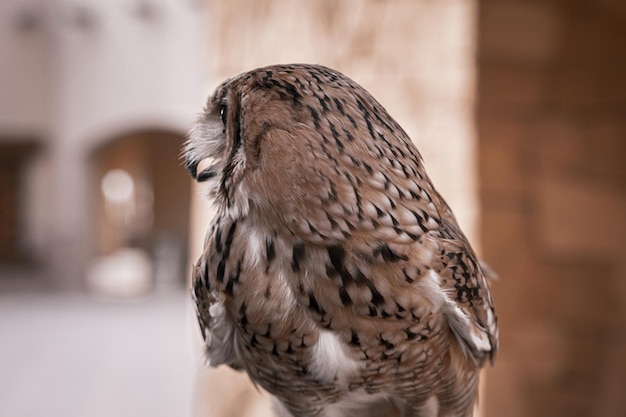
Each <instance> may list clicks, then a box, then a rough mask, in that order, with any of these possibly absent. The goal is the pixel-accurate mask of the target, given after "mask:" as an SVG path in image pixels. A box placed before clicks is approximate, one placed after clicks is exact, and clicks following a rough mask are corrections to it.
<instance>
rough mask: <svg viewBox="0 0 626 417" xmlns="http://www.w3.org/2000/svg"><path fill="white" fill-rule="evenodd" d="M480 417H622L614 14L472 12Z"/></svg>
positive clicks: (623, 182)
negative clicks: (490, 330)
mask: <svg viewBox="0 0 626 417" xmlns="http://www.w3.org/2000/svg"><path fill="white" fill-rule="evenodd" d="M479 9H480V12H479V36H478V48H479V53H478V88H477V116H476V122H477V131H478V138H479V142H478V143H479V166H480V171H479V172H480V201H481V204H480V205H481V207H482V211H481V221H482V231H481V232H482V245H483V252H484V256H485V257H486V259H487V260H488V261H489V262H490V263H491V264H492V266H493V268H494V269H495V270H497V271H498V273H499V274H500V276H501V279H500V281H499V282H497V283H496V285H494V288H495V297H496V304H497V309H498V310H497V311H498V315H499V317H500V325H501V352H500V354H499V357H498V360H497V365H496V367H495V368H493V369H492V370H490V371H489V372H488V378H487V386H486V395H485V397H484V404H485V407H486V415H487V416H507V417H516V416H520V417H522V416H534V417H541V416H615V417H617V416H623V415H626V397H625V396H624V395H623V394H624V387H626V357H625V356H624V352H626V304H625V303H624V299H625V298H626V81H625V79H624V74H626V54H625V53H624V52H625V49H624V47H625V45H626V3H624V2H620V1H618V0H615V1H611V0H604V1H583V0H580V1H568V2H565V1H556V0H555V1H541V2H540V1H526V0H517V1H515V0H507V1H491V0H483V1H481V2H480V7H479Z"/></svg>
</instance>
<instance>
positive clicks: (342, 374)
mask: <svg viewBox="0 0 626 417" xmlns="http://www.w3.org/2000/svg"><path fill="white" fill-rule="evenodd" d="M359 367H360V364H359V362H357V361H355V360H354V359H352V358H350V357H349V356H348V355H346V353H345V351H344V347H343V343H342V342H341V340H339V338H338V337H337V335H335V334H334V333H332V332H330V331H328V330H320V335H319V339H317V343H316V344H315V346H314V347H313V358H312V360H311V368H310V370H311V373H312V374H313V375H314V376H315V377H316V378H318V379H319V380H321V381H323V382H329V383H330V382H333V381H334V380H335V377H337V380H338V381H339V382H340V383H343V382H345V381H346V380H347V379H348V378H349V377H350V376H351V375H352V374H353V373H354V372H355V371H356V370H357V369H359Z"/></svg>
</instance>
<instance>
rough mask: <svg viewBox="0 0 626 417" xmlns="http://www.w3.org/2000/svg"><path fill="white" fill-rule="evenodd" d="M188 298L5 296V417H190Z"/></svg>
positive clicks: (1, 338) (1, 411) (1, 329)
mask: <svg viewBox="0 0 626 417" xmlns="http://www.w3.org/2000/svg"><path fill="white" fill-rule="evenodd" d="M192 316H193V315H192V314H191V313H190V306H189V304H188V298H187V294H186V293H185V292H184V291H182V290H180V291H178V290H173V291H172V292H168V293H166V294H158V295H153V296H150V297H148V298H145V299H143V300H141V301H123V302H121V301H112V300H105V299H98V298H94V297H93V296H87V295H81V294H41V293H38V294H32V293H10V294H7V293H6V292H5V293H4V294H3V293H0V416H7V417H32V416H47V417H79V416H80V417H105V416H106V417H110V416H116V417H118V416H119V417H125V416H128V417H143V416H145V417H148V416H149V417H160V416H163V417H165V416H168V417H171V416H181V417H185V416H190V415H191V413H192V401H193V386H194V381H193V380H194V378H195V377H196V375H195V372H196V371H195V369H196V363H197V360H196V359H197V358H195V357H194V355H196V354H197V353H195V351H194V349H193V348H192V340H193V339H192V337H193V335H192V334H191V332H192V331H194V330H196V329H195V328H194V327H192V326H191V325H190V319H191V318H192Z"/></svg>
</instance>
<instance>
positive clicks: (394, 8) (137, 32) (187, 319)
mask: <svg viewBox="0 0 626 417" xmlns="http://www.w3.org/2000/svg"><path fill="white" fill-rule="evenodd" d="M289 62H308V63H319V64H324V65H326V66H330V67H333V68H335V69H337V70H340V71H341V72H343V73H345V74H346V75H348V76H349V77H351V78H352V79H354V80H355V81H357V82H358V83H360V84H361V85H363V86H364V87H365V88H366V89H368V90H369V91H370V92H371V93H372V94H373V95H374V96H375V97H376V98H377V99H378V100H379V101H380V102H381V103H382V104H383V105H384V106H385V107H386V108H387V109H388V110H389V112H390V113H391V114H392V115H393V116H394V117H395V118H396V119H397V120H398V122H399V123H400V124H401V125H402V126H403V127H404V128H405V130H407V132H408V133H409V135H410V136H411V137H412V138H413V140H414V141H415V143H416V144H417V146H418V148H419V149H420V151H421V153H422V155H423V156H424V159H425V161H426V166H427V169H428V171H429V173H430V175H431V177H432V179H433V181H434V183H435V185H436V186H437V188H438V189H439V190H440V192H441V193H442V195H444V197H446V199H447V200H448V202H449V203H450V205H451V206H452V208H453V210H454V211H455V213H456V214H457V217H458V219H459V222H460V223H461V225H462V227H463V229H464V230H465V231H466V234H467V235H468V237H469V238H470V240H471V241H472V243H473V245H474V247H475V248H476V249H477V251H478V252H479V253H480V254H481V257H482V258H484V259H485V260H486V261H487V262H488V263H489V264H490V265H491V266H492V267H493V269H494V270H495V271H497V273H498V274H499V277H500V278H499V280H498V281H497V282H495V283H494V285H493V292H494V295H495V299H496V307H497V313H498V316H499V319H500V326H501V351H500V352H499V355H498V358H497V361H496V366H495V367H494V368H490V369H488V370H487V371H486V372H485V378H484V381H483V382H484V383H483V387H482V397H481V403H480V407H481V410H480V411H481V415H482V416H484V417H492V416H512V417H518V416H519V417H523V416H598V417H599V416H615V417H618V416H620V417H621V416H624V415H626V396H625V395H624V393H625V392H626V302H625V301H626V78H625V77H624V74H626V3H624V2H623V0H498V1H496V0H336V1H333V0H319V1H305V0H256V1H244V0H108V1H106V2H105V1H102V2H94V1H88V0H0V415H2V416H33V415H41V414H44V413H45V414H46V415H49V416H79V415H80V416H100V415H102V416H105V415H106V416H109V415H119V416H172V415H176V416H186V415H192V416H266V415H269V414H268V401H267V398H266V397H265V396H263V395H262V394H261V393H259V392H258V391H257V390H255V389H254V388H252V387H251V386H250V384H249V383H248V382H247V380H246V378H245V377H243V376H242V375H240V374H236V373H234V372H230V371H228V370H225V369H219V370H217V371H210V372H207V371H206V370H204V369H203V367H202V360H201V356H202V355H201V347H200V343H199V340H198V339H199V335H198V333H199V332H198V331H197V326H196V323H195V318H194V317H193V316H194V314H193V310H192V308H191V307H190V305H189V301H188V296H187V290H186V286H187V281H188V276H189V273H188V271H187V270H188V267H189V265H191V264H192V262H194V261H195V259H196V258H197V257H198V255H199V251H200V245H201V242H202V238H203V235H204V231H205V229H206V224H207V223H208V221H209V220H210V217H211V211H210V208H209V206H208V204H207V203H206V202H204V201H203V200H202V199H201V196H200V194H199V191H198V190H197V189H196V188H195V187H194V185H192V183H191V181H190V179H189V177H188V175H187V173H186V172H185V170H184V169H183V168H182V166H181V164H180V160H179V154H180V147H181V144H182V143H183V141H184V136H185V134H186V132H187V131H188V130H189V128H190V127H191V126H192V124H193V121H194V119H195V117H196V116H197V114H198V113H199V112H200V110H201V108H202V105H203V103H204V100H205V99H206V96H207V95H208V94H210V92H211V91H212V89H213V88H214V87H215V86H216V85H217V84H218V83H219V82H221V81H222V80H223V79H225V78H227V77H230V76H233V75H236V74H238V73H240V72H243V71H246V70H249V69H252V68H254V67H258V66H262V65H269V64H275V63H289Z"/></svg>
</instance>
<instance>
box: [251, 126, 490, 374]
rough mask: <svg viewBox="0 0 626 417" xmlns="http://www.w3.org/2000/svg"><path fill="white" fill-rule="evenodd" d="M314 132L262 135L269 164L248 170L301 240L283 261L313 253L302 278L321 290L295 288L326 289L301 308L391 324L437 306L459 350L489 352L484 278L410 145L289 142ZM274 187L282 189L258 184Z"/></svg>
mask: <svg viewBox="0 0 626 417" xmlns="http://www.w3.org/2000/svg"><path fill="white" fill-rule="evenodd" d="M316 132H317V131H312V130H310V129H309V128H307V127H302V126H301V127H299V128H298V129H296V130H294V131H292V132H286V131H279V130H275V131H270V132H267V134H266V137H265V140H264V148H263V150H262V152H261V154H262V156H263V155H269V156H271V157H272V158H271V164H272V166H271V167H270V166H264V162H263V158H261V163H260V166H259V168H260V169H259V170H258V172H259V174H258V177H257V184H258V187H259V191H260V194H261V197H260V198H257V200H258V201H261V202H262V204H264V205H265V206H266V207H267V208H268V210H267V212H268V213H274V214H273V215H274V216H276V217H275V219H274V220H273V221H275V222H281V223H283V224H285V225H286V226H287V227H288V229H289V231H290V233H291V234H292V235H293V236H295V237H296V240H297V241H300V242H301V243H300V244H296V245H294V249H293V257H292V266H293V265H297V266H299V264H300V263H301V261H302V259H303V258H304V257H303V253H304V251H306V250H307V249H306V248H307V247H309V248H311V250H315V251H316V252H317V253H318V257H319V256H321V259H317V260H316V264H317V265H311V266H310V269H311V270H312V271H316V273H317V274H318V275H321V276H320V277H319V278H320V279H319V280H313V282H314V283H313V284H311V285H313V286H316V285H319V286H320V287H319V288H305V287H306V283H305V285H301V288H300V290H299V291H300V294H301V295H302V294H306V293H307V292H308V291H311V292H312V293H315V294H326V295H327V296H326V298H325V299H324V300H319V299H314V298H312V296H309V299H310V300H311V301H309V308H313V309H314V310H317V311H318V312H320V313H324V311H325V310H328V307H329V305H332V304H333V303H334V304H336V305H338V306H341V305H343V306H344V307H346V306H347V307H350V309H351V310H352V311H353V312H354V313H355V314H357V315H358V316H360V317H361V318H364V319H373V318H374V317H380V318H384V319H386V320H396V321H403V320H404V321H406V320H411V319H415V318H416V312H419V313H420V314H422V313H424V314H427V313H428V311H426V312H424V311H423V310H424V309H425V308H429V309H430V312H436V311H441V312H442V313H443V314H444V315H445V317H446V318H447V321H448V323H449V326H450V328H451V330H452V331H453V333H454V335H455V336H456V338H457V339H458V340H459V342H460V346H461V348H462V350H463V352H464V353H465V354H466V355H467V356H468V357H470V358H471V359H473V360H474V362H475V363H476V364H477V365H478V364H482V363H483V361H484V359H485V358H487V357H490V358H491V357H492V356H493V354H494V353H495V351H496V349H497V323H496V318H495V315H494V309H493V300H492V298H491V294H490V290H489V285H488V283H487V280H486V279H485V276H484V274H483V272H482V270H481V267H480V265H479V263H478V261H477V258H476V256H475V254H474V252H473V250H472V248H471V247H470V245H469V243H468V242H467V239H466V238H465V236H463V234H462V232H461V231H460V229H459V228H458V226H457V224H456V221H455V219H454V216H453V215H452V212H451V211H450V209H449V208H448V206H447V205H446V204H445V202H444V201H443V199H441V197H440V196H439V194H438V193H437V192H436V191H435V190H434V188H433V186H432V184H431V183H430V180H429V179H428V177H427V175H426V173H425V171H424V169H423V167H422V165H421V159H420V157H419V155H418V154H417V151H416V150H414V148H412V145H409V144H407V143H406V142H404V143H402V141H401V143H398V141H397V140H396V141H395V142H388V143H387V145H385V146H387V147H389V148H390V149H391V152H393V155H392V154H390V155H388V156H387V155H385V149H386V148H383V147H381V149H378V150H377V148H376V147H374V148H372V147H367V145H366V144H365V145H364V144H363V143H359V142H357V141H354V142H350V143H347V142H344V144H343V145H342V146H341V147H340V150H341V153H340V154H339V155H336V156H334V155H332V154H331V153H330V152H328V151H327V150H326V151H325V150H324V147H325V146H330V145H329V144H327V145H325V144H324V140H319V141H309V142H308V143H307V144H306V146H302V144H301V143H298V142H299V140H300V138H302V137H311V136H314V135H315V134H316ZM381 137H382V136H381ZM311 154H314V155H317V158H316V160H315V163H311ZM285 155H288V159H285ZM381 155H382V156H381ZM268 161H269V160H268ZM276 187H278V188H279V189H280V190H281V192H275V191H274V192H268V191H266V190H269V189H270V188H274V189H275V188H276ZM325 278H326V279H325ZM329 280H330V281H329ZM316 282H317V283H320V284H317V283H316ZM329 283H332V284H333V285H334V286H335V290H336V291H335V292H332V291H330V290H329ZM425 306H426V307H425ZM418 319H419V318H418ZM322 324H324V323H322ZM334 325H336V322H335V323H334ZM407 335H408V333H407ZM408 336H409V337H410V336H411V335H408Z"/></svg>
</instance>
